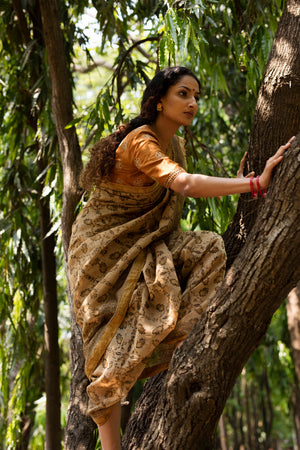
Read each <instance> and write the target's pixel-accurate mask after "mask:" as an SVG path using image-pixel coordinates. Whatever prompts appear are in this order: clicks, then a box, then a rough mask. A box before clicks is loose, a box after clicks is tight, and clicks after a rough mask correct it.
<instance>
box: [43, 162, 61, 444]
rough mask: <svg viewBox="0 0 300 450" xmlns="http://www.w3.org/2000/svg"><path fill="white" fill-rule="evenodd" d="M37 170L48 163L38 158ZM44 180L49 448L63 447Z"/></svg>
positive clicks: (51, 246)
mask: <svg viewBox="0 0 300 450" xmlns="http://www.w3.org/2000/svg"><path fill="white" fill-rule="evenodd" d="M37 164H38V174H39V175H41V174H42V173H43V171H44V169H45V165H44V163H43V161H42V159H41V158H39V159H38V163H37ZM43 187H44V180H43V179H40V180H39V209H40V227H41V247H42V273H43V296H44V311H45V324H44V336H45V388H46V445H45V448H46V449H48V450H59V449H60V448H61V438H62V435H61V425H60V374H59V373H60V363H59V346H58V321H57V312H58V305H57V289H56V287H57V284H56V260H55V245H56V242H55V235H54V234H51V235H50V236H47V237H46V235H47V233H48V232H49V231H50V229H51V217H50V207H49V198H42V191H43Z"/></svg>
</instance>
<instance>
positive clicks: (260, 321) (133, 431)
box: [123, 0, 300, 449]
mask: <svg viewBox="0 0 300 450" xmlns="http://www.w3.org/2000/svg"><path fill="white" fill-rule="evenodd" d="M299 42H300V3H299V1H295V0H289V1H288V2H287V5H286V8H285V11H284V13H283V15H282V18H281V21H280V23H279V26H278V30H277V33H276V36H275V39H274V43H273V47H272V51H271V54H270V57H269V60H268V64H267V68H266V72H265V76H264V80H263V83H262V85H261V88H260V91H259V97H258V102H257V107H256V111H255V117H254V123H253V128H252V131H251V137H250V145H249V150H248V155H249V162H248V166H249V167H248V171H250V170H255V171H256V173H260V172H261V170H262V168H263V166H264V163H265V161H266V159H267V158H268V157H269V156H271V154H272V153H274V151H275V149H276V148H278V146H279V145H281V144H283V143H285V142H286V141H287V140H288V139H289V138H290V137H291V136H292V135H294V134H296V133H297V132H298V131H299V130H300V48H299V45H298V43H299ZM293 148H294V149H295V150H293V152H291V151H289V152H287V155H286V156H285V158H284V161H283V162H282V163H281V167H279V168H278V169H277V170H276V171H275V174H274V175H276V176H275V177H274V181H273V184H272V186H271V188H270V189H269V194H268V198H267V200H266V201H265V202H264V203H263V204H262V200H259V201H252V200H251V198H250V196H249V195H248V194H246V195H241V198H240V201H239V205H238V210H237V214H236V215H235V218H234V220H233V223H232V225H231V226H230V227H229V229H228V231H227V232H226V233H225V235H224V240H225V244H226V249H227V253H228V259H229V266H230V265H232V263H233V261H234V263H233V266H232V268H231V269H230V271H229V272H228V274H227V277H226V279H225V282H224V284H223V288H222V290H221V291H220V292H219V294H218V297H217V298H216V299H215V300H214V302H213V303H212V304H211V305H210V307H209V309H208V310H207V311H206V313H205V314H204V316H203V318H202V320H201V321H200V322H199V324H198V325H196V327H195V329H194V331H193V333H192V334H191V335H190V336H189V338H188V339H187V340H186V341H185V343H184V344H183V345H182V347H180V349H179V350H178V351H177V352H176V356H175V355H174V360H173V364H172V365H171V366H170V369H169V373H168V376H167V377H166V382H165V383H163V384H162V386H163V389H162V392H160V385H159V384H157V383H156V379H154V380H152V381H151V382H150V383H151V389H150V384H148V383H147V384H148V393H149V395H148V396H147V395H145V396H143V397H142V399H143V401H144V403H145V409H146V410H147V414H148V415H149V417H152V416H154V418H153V421H152V423H151V426H150V427H149V430H148V432H147V433H146V430H147V427H146V424H147V421H146V420H143V419H144V418H143V417H142V414H141V411H143V409H144V408H143V405H142V404H141V403H140V404H139V405H140V406H139V408H138V410H137V413H134V414H133V417H132V419H131V421H130V422H129V425H128V428H127V431H126V433H125V436H124V439H123V442H124V448H126V449H141V448H145V449H148V448H152V449H156V448H160V449H163V448H172V449H176V448H180V445H182V448H189V449H193V448H195V449H196V448H199V449H202V448H203V449H204V448H207V449H211V448H213V446H214V435H215V428H216V423H217V420H218V418H219V416H220V414H221V412H222V409H223V406H224V404H225V401H226V399H227V396H228V394H229V392H230V390H231V389H232V386H233V384H234V381H235V380H236V377H237V375H238V374H239V373H240V371H241V370H242V367H243V365H244V364H245V363H246V361H247V359H248V358H249V356H250V355H251V353H252V352H253V351H254V350H255V348H256V347H257V346H258V345H259V342H260V340H261V338H262V337H263V335H264V334H265V332H266V330H267V327H268V325H269V322H270V320H271V318H272V315H273V313H274V312H275V310H276V309H277V308H278V306H279V305H280V303H281V301H282V300H283V298H284V297H285V296H286V295H287V293H288V290H289V286H291V287H292V286H294V285H295V284H296V282H297V281H298V279H299V276H298V275H297V273H298V274H299V270H300V269H299V266H300V264H299V239H300V238H299V191H298V192H297V178H299V171H298V172H297V162H296V160H297V155H298V154H299V153H298V152H299V147H297V150H296V145H295V144H294V145H293ZM298 157H299V156H298ZM276 214H277V217H276ZM257 216H258V217H259V220H258V221H257V222H256V224H255V227H253V224H254V222H255V219H256V217H257ZM279 217H280V218H281V221H279V220H278V218H279ZM252 227H253V230H251V228H252ZM246 238H247V245H246V247H245V248H244V249H243V250H242V252H241V253H240V254H239V252H240V249H241V247H242V246H243V244H244V242H245V240H246ZM280 247H281V249H280ZM297 247H298V251H297V250H295V248H297ZM285 249H287V250H285ZM237 255H238V256H237ZM246 262H247V263H246ZM286 264H288V265H289V266H290V269H289V271H286ZM297 277H298V278H297ZM266 293H268V297H266ZM271 299H272V301H270V300H271ZM258 312H259V314H258ZM231 314H232V316H231ZM233 317H235V320H232V318H233ZM220 330H221V331H220ZM217 342H218V343H217ZM216 349H218V350H217V351H216ZM241 349H243V350H242V351H241ZM232 353H234V355H232ZM183 354H184V358H183ZM220 355H221V357H220ZM232 358H233V359H232ZM184 361H185V362H184ZM217 361H218V362H217ZM218 364H219V365H218ZM225 375H226V376H225ZM199 386H201V389H199ZM217 387H218V389H217ZM154 392H155V400H154V401H153V404H151V396H152V395H153V393H154ZM166 394H168V397H167V395H166ZM157 398H159V402H158V404H157V405H156V399H157ZM142 399H141V400H142ZM178 411H180V414H178ZM175 412H176V413H175ZM174 414H175V416H174ZM141 430H143V431H141ZM143 433H144V434H145V433H146V437H145V439H144V440H143V438H142V437H141V435H142V434H143ZM184 435H185V436H184ZM140 437H141V439H140ZM174 437H175V440H176V443H175V442H174V441H172V444H171V442H170V439H174ZM155 440H156V441H155ZM151 445H152V447H151ZM170 445H171V447H170ZM168 446H169V447H168Z"/></svg>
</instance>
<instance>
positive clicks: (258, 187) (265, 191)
mask: <svg viewBox="0 0 300 450" xmlns="http://www.w3.org/2000/svg"><path fill="white" fill-rule="evenodd" d="M256 186H257V190H258V192H259V195H260V196H261V197H264V198H266V196H267V189H264V191H263V192H262V191H261V188H260V184H259V175H258V176H257V177H256Z"/></svg>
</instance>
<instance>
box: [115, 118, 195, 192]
mask: <svg viewBox="0 0 300 450" xmlns="http://www.w3.org/2000/svg"><path fill="white" fill-rule="evenodd" d="M170 152H171V147H170V146H169V149H168V152H167V153H170ZM170 156H171V155H168V154H166V153H164V152H163V150H162V149H161V147H160V145H159V141H158V139H157V137H156V135H155V133H154V132H153V131H152V130H151V128H149V127H148V125H143V126H141V127H138V128H136V129H135V130H133V131H131V132H130V133H129V134H128V135H127V136H126V137H125V138H124V139H123V141H122V142H121V143H120V145H119V147H118V148H117V150H116V159H115V166H114V168H113V170H112V173H111V175H110V177H109V180H110V181H111V182H113V183H119V184H126V185H132V186H150V185H151V184H153V180H156V181H158V182H159V183H160V184H161V185H163V186H164V187H166V188H168V187H169V186H170V184H171V183H172V182H173V181H174V180H175V178H176V177H177V175H178V174H179V173H181V172H186V171H185V170H184V169H183V168H182V167H181V166H180V165H179V164H178V163H176V162H175V161H172V159H171V157H170Z"/></svg>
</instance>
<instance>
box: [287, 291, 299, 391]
mask: <svg viewBox="0 0 300 450" xmlns="http://www.w3.org/2000/svg"><path fill="white" fill-rule="evenodd" d="M286 310H287V319H288V328H289V333H290V340H291V347H292V355H293V360H294V365H295V370H296V375H297V379H298V384H299V385H300V282H299V283H298V285H297V286H296V287H295V288H294V289H293V290H292V291H291V292H290V293H289V295H288V297H287V302H286Z"/></svg>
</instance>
